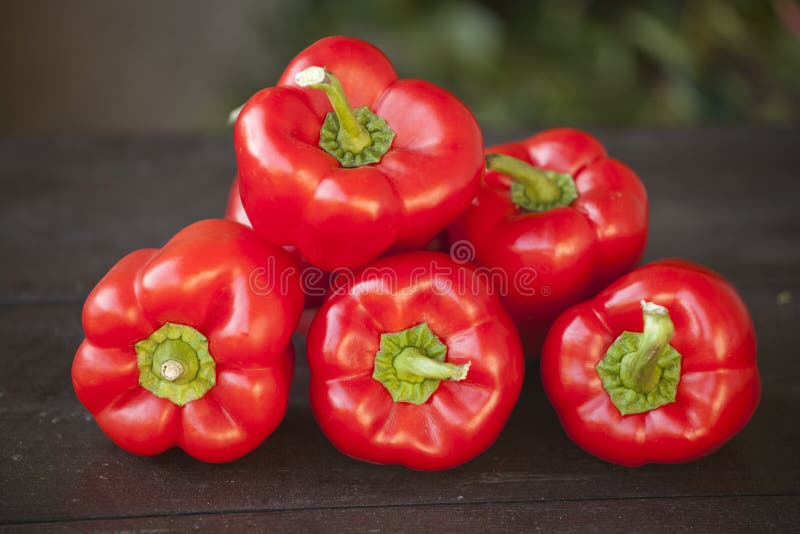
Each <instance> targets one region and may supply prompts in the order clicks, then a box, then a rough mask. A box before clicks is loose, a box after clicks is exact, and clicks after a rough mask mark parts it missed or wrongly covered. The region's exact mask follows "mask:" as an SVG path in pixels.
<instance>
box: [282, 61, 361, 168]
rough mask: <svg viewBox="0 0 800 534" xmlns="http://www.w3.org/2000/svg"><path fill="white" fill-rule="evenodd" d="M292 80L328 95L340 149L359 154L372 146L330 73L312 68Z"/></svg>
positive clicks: (336, 80)
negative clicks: (337, 128) (334, 117)
mask: <svg viewBox="0 0 800 534" xmlns="http://www.w3.org/2000/svg"><path fill="white" fill-rule="evenodd" d="M294 80H295V82H296V83H297V85H299V86H300V87H310V88H312V89H321V90H322V91H325V94H326V95H328V100H330V101H331V105H332V106H333V111H334V113H336V117H337V118H338V119H339V124H340V129H339V133H338V135H337V141H338V142H339V146H340V147H341V148H342V149H344V150H345V151H346V152H352V153H354V154H359V153H361V151H362V150H364V148H366V147H368V146H369V145H370V144H372V137H371V136H370V134H369V131H368V130H367V129H366V128H365V127H364V126H362V125H361V124H359V123H358V121H357V120H356V116H355V113H354V112H353V108H351V107H350V104H349V103H348V102H347V97H346V96H345V94H344V89H343V88H342V84H341V82H339V78H337V77H336V76H335V75H334V74H333V73H332V72H330V71H329V70H327V69H324V68H322V67H317V66H312V67H308V68H306V69H304V70H302V71H300V72H298V73H297V74H296V75H295V77H294Z"/></svg>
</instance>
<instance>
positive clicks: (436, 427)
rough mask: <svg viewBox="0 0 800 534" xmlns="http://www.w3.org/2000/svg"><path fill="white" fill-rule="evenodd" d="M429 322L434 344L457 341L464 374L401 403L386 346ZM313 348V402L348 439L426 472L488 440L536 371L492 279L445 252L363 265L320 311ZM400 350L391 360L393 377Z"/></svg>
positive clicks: (349, 445)
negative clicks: (383, 357) (527, 374)
mask: <svg viewBox="0 0 800 534" xmlns="http://www.w3.org/2000/svg"><path fill="white" fill-rule="evenodd" d="M473 283H474V286H473V285H472V284H473ZM423 323H424V324H425V325H427V327H428V328H429V330H430V333H429V340H432V344H433V345H435V346H436V347H438V350H440V351H446V354H445V356H444V359H443V361H444V364H445V365H446V366H448V367H450V368H451V369H457V370H460V371H463V372H464V374H458V372H457V373H456V374H457V378H455V379H448V380H441V381H440V382H438V387H435V388H433V392H432V394H431V395H430V397H429V398H427V400H426V399H425V397H424V396H422V397H419V398H416V399H415V400H414V402H418V403H414V402H412V401H409V400H398V401H395V400H393V399H394V398H395V395H397V396H402V393H403V392H404V390H403V388H399V389H397V388H395V389H390V387H387V386H385V385H384V383H383V382H381V381H380V380H379V379H378V378H374V375H375V374H376V373H377V371H376V360H377V359H378V356H377V353H378V352H379V351H381V352H386V351H387V350H388V351H391V350H394V351H395V352H397V350H398V347H400V348H402V349H403V350H406V349H407V348H408V343H405V342H403V343H399V342H397V336H396V335H394V334H395V333H398V332H400V333H402V332H407V331H408V329H411V330H413V329H414V327H417V328H421V327H420V326H419V325H421V324H423ZM393 339H394V341H392V340H393ZM390 341H392V343H394V344H392V343H390ZM420 344H421V343H417V344H416V345H420ZM411 345H414V343H411ZM426 346H429V345H426ZM426 350H428V349H426ZM428 354H429V355H430V354H431V352H428ZM307 355H308V362H309V367H310V370H311V385H310V393H311V395H310V398H311V407H312V410H313V412H314V416H315V417H316V419H317V422H318V423H319V425H320V427H321V428H322V430H323V432H324V433H325V435H326V436H327V437H328V438H329V439H330V440H331V442H332V443H333V444H334V445H335V446H336V448H337V449H339V450H340V451H341V452H343V453H344V454H347V455H349V456H352V457H354V458H357V459H361V460H366V461H369V462H375V463H381V464H401V465H404V466H407V467H410V468H413V469H420V470H439V469H448V468H452V467H455V466H457V465H459V464H462V463H464V462H466V461H467V460H470V459H471V458H473V457H475V456H477V455H478V454H479V453H481V452H482V451H483V450H485V449H486V448H487V447H488V446H489V445H490V444H491V443H492V442H493V441H494V440H495V439H496V438H497V436H498V434H499V433H500V431H501V429H502V427H503V425H504V424H505V422H506V420H507V418H508V416H509V414H510V413H511V410H512V408H513V407H514V404H515V403H516V400H517V398H518V396H519V392H520V388H521V386H522V381H523V375H524V361H523V357H522V352H521V347H520V342H519V337H518V335H517V332H516V329H515V327H514V324H513V322H512V321H511V319H510V318H509V317H508V315H507V314H506V312H505V311H504V310H503V308H502V305H501V304H500V300H499V299H498V298H497V296H496V295H494V294H493V293H492V291H491V290H490V289H489V285H488V282H487V281H486V279H481V278H480V277H476V276H475V269H474V267H472V266H470V265H468V264H458V263H456V262H454V261H453V260H452V259H450V257H449V256H447V255H445V254H441V253H436V252H412V253H406V254H401V255H397V256H393V257H389V258H385V259H382V260H380V261H378V262H375V263H373V264H371V265H370V266H368V267H366V268H365V269H364V270H362V271H361V272H360V273H357V274H356V275H355V276H354V278H353V279H352V280H351V281H350V283H349V284H347V285H345V286H343V287H342V288H341V289H340V290H339V291H337V292H336V293H334V294H332V295H331V296H330V297H329V298H328V300H327V301H326V302H325V304H324V305H323V306H322V308H321V309H320V311H319V313H318V314H317V316H316V317H315V318H314V321H313V323H312V325H311V331H310V332H309V337H308V344H307ZM440 355H441V352H440ZM429 357H430V356H429ZM399 359H400V357H399V356H397V357H395V359H394V360H391V362H392V363H391V366H389V367H388V372H389V375H392V373H395V372H396V369H393V368H392V367H393V366H399V363H398V362H399ZM468 362H469V365H466V364H467V363H468ZM465 367H467V370H466V371H464V368H465ZM386 370H387V369H384V371H386ZM383 378H384V379H385V377H383ZM409 380H414V378H413V377H412V378H409ZM390 385H391V384H390ZM394 386H398V384H397V383H394Z"/></svg>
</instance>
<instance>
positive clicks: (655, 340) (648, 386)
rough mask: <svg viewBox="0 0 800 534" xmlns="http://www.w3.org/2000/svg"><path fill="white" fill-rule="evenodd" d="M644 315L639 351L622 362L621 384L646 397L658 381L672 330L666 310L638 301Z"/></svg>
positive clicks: (670, 320)
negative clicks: (659, 365)
mask: <svg viewBox="0 0 800 534" xmlns="http://www.w3.org/2000/svg"><path fill="white" fill-rule="evenodd" d="M641 305H642V313H643V315H644V330H643V331H642V340H641V342H640V343H639V349H638V350H637V351H636V352H635V353H633V354H631V355H630V356H629V357H628V358H626V359H625V360H623V363H622V365H623V367H627V369H623V372H622V373H621V378H622V383H623V384H624V385H625V386H626V387H628V388H630V389H633V390H634V391H636V392H638V393H641V394H644V395H646V394H647V393H650V392H651V391H653V390H654V389H655V388H656V386H657V385H658V382H659V380H660V378H661V369H660V368H659V367H658V360H659V358H661V356H662V354H663V353H664V351H665V350H666V349H667V347H668V346H669V341H670V339H672V335H673V334H674V333H675V326H674V325H673V324H672V319H670V316H669V310H667V308H665V307H664V306H659V305H658V304H655V303H653V302H645V301H644V300H643V301H641Z"/></svg>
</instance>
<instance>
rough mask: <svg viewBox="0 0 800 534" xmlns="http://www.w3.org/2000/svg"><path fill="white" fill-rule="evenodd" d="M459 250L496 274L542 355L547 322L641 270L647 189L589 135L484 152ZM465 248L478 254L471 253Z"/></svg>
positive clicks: (460, 225) (542, 137)
mask: <svg viewBox="0 0 800 534" xmlns="http://www.w3.org/2000/svg"><path fill="white" fill-rule="evenodd" d="M486 152H487V154H486V168H487V172H486V177H485V179H484V182H483V184H482V187H481V189H480V191H479V193H478V196H477V198H476V199H475V200H474V201H473V203H472V205H471V206H470V207H469V208H468V209H467V210H466V211H465V213H464V214H463V215H462V216H461V217H460V218H459V220H458V221H457V222H456V223H455V224H454V225H453V226H451V228H450V230H449V239H450V242H451V244H452V246H453V247H454V248H455V249H458V251H459V252H460V253H461V254H463V255H464V257H465V258H467V259H469V255H470V254H474V260H475V262H476V263H477V264H478V265H481V266H484V267H487V268H491V269H499V270H500V271H501V272H502V273H503V275H502V277H501V279H502V281H503V284H504V287H503V288H501V289H500V290H501V292H502V293H503V297H504V298H503V302H504V304H505V305H506V308H507V309H508V310H509V312H510V313H511V316H512V317H514V319H515V320H516V321H517V324H518V325H519V327H520V334H521V335H522V337H523V339H525V340H526V341H527V342H528V343H530V345H531V346H532V347H536V348H538V347H539V346H540V345H541V341H542V339H543V338H544V334H545V333H546V332H547V327H548V326H549V324H550V322H551V321H552V320H553V319H554V318H555V317H556V316H557V315H558V314H559V313H560V312H562V311H564V310H565V309H566V308H567V307H568V306H570V305H572V304H575V303H576V302H579V301H580V300H582V299H585V298H587V297H588V296H589V295H590V294H592V293H594V292H596V291H597V290H599V289H600V288H602V287H603V286H604V285H606V284H608V283H609V282H611V281H612V280H614V279H615V278H617V277H619V276H621V275H622V274H624V273H625V272H627V271H628V270H630V269H631V268H633V267H634V265H635V264H636V263H637V261H638V260H639V258H640V257H641V255H642V252H643V250H644V246H645V242H646V240H647V220H648V204H647V193H646V192H645V189H644V186H643V185H642V183H641V182H640V181H639V178H638V177H637V176H636V174H634V172H633V171H632V170H631V169H629V168H628V167H627V166H625V165H624V164H623V163H621V162H619V161H617V160H615V159H611V158H609V157H607V156H606V152H605V149H604V148H603V146H602V145H601V144H600V143H599V142H598V141H597V140H596V139H595V138H594V137H592V136H590V135H588V134H586V133H583V132H580V131H578V130H572V129H555V130H548V131H545V132H542V133H540V134H537V135H534V136H533V137H530V138H528V139H526V140H524V141H520V142H517V143H509V144H505V145H499V146H495V147H492V148H489V149H487V151H486ZM467 247H473V250H470V251H468V250H467Z"/></svg>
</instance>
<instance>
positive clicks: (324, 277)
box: [225, 176, 331, 322]
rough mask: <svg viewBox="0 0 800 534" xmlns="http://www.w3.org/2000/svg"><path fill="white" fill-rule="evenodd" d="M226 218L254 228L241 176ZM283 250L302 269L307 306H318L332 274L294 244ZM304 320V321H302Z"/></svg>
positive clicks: (233, 188) (237, 178) (234, 186)
mask: <svg viewBox="0 0 800 534" xmlns="http://www.w3.org/2000/svg"><path fill="white" fill-rule="evenodd" d="M225 218H226V219H228V220H229V221H236V222H238V223H239V224H243V225H245V226H247V227H248V228H251V229H252V228H253V225H252V224H251V223H250V219H249V218H248V217H247V212H245V211H244V206H243V205H242V199H241V197H240V196H239V177H238V176H237V177H236V178H235V179H234V180H233V185H231V190H230V193H229V194H228V204H227V207H226V208H225ZM283 250H285V251H286V252H288V253H289V255H290V256H291V257H292V258H294V261H295V262H296V263H297V266H298V268H299V269H300V284H301V285H302V286H303V293H304V294H305V296H306V301H305V306H306V308H318V307H319V306H320V305H321V304H322V302H323V301H324V300H325V295H327V294H328V288H329V287H330V283H331V274H330V273H328V272H325V271H323V270H322V269H320V268H318V267H314V266H313V265H311V264H310V263H308V260H306V259H305V258H304V257H303V255H302V254H300V251H299V250H297V248H295V247H292V246H288V245H287V246H284V247H283ZM301 322H302V321H301Z"/></svg>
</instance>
